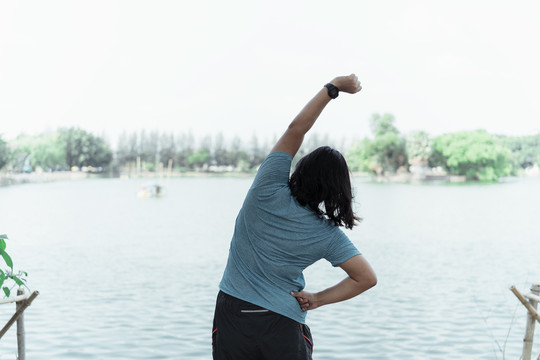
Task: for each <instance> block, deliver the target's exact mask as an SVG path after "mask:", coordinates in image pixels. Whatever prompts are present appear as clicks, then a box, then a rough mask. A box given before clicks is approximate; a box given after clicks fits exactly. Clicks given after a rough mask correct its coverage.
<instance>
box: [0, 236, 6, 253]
mask: <svg viewBox="0 0 540 360" xmlns="http://www.w3.org/2000/svg"><path fill="white" fill-rule="evenodd" d="M0 249H2V250H6V241H5V240H4V239H2V238H0Z"/></svg>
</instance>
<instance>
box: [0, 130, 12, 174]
mask: <svg viewBox="0 0 540 360" xmlns="http://www.w3.org/2000/svg"><path fill="white" fill-rule="evenodd" d="M9 155H10V151H9V146H8V143H7V142H6V141H4V139H2V138H1V137H0V170H1V169H2V168H3V167H4V166H6V164H7V163H8V161H9Z"/></svg>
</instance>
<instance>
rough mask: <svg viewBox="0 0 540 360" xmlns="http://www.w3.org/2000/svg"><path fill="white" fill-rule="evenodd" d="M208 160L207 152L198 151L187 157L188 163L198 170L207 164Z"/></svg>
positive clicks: (203, 150) (204, 150)
mask: <svg viewBox="0 0 540 360" xmlns="http://www.w3.org/2000/svg"><path fill="white" fill-rule="evenodd" d="M209 158H210V152H208V150H206V149H199V150H197V151H196V152H194V153H193V154H191V155H190V156H189V158H188V163H189V165H190V166H192V167H198V168H200V167H202V166H203V165H204V164H206V163H207V162H208V159H209Z"/></svg>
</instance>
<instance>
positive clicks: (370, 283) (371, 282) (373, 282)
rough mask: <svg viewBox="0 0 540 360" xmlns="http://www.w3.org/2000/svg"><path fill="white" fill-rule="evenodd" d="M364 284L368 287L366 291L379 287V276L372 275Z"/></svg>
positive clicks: (367, 277) (366, 278)
mask: <svg viewBox="0 0 540 360" xmlns="http://www.w3.org/2000/svg"><path fill="white" fill-rule="evenodd" d="M364 284H365V285H366V290H367V289H371V288H372V287H374V286H375V285H377V275H375V273H373V272H372V273H371V274H369V275H368V276H366V277H365V278H364Z"/></svg>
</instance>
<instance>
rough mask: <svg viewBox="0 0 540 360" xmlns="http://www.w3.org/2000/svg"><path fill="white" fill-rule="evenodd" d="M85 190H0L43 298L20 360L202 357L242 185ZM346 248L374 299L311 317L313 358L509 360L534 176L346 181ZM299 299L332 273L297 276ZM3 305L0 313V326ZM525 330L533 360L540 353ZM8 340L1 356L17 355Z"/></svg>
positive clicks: (10, 229)
mask: <svg viewBox="0 0 540 360" xmlns="http://www.w3.org/2000/svg"><path fill="white" fill-rule="evenodd" d="M145 183H147V182H146V181H142V180H119V179H106V180H84V181H77V182H57V183H48V184H32V185H21V186H14V187H7V188H0V233H7V234H8V235H9V237H10V240H9V242H8V250H9V252H10V253H11V255H12V257H13V259H14V260H15V267H16V268H19V269H24V270H26V271H27V272H28V273H29V277H28V279H29V285H30V287H31V288H32V289H35V290H39V291H40V295H39V297H38V298H37V299H36V300H35V302H34V303H33V304H32V306H31V307H30V308H29V309H28V310H27V311H26V319H25V324H26V331H27V338H26V342H27V358H28V359H40V360H41V359H190V360H191V359H210V358H211V340H210V331H211V321H212V316H213V306H214V301H215V296H216V293H217V285H218V282H219V280H220V277H221V274H222V271H223V268H224V265H225V262H226V258H227V251H228V246H229V241H230V237H231V235H232V230H233V223H234V219H235V217H236V213H237V211H238V209H239V207H240V205H241V203H242V201H243V197H244V195H245V193H246V191H247V189H248V187H249V185H250V183H251V179H228V178H204V179H195V178H180V179H170V180H164V181H162V184H163V185H164V186H165V189H166V195H165V197H163V198H161V199H138V198H137V197H136V193H137V190H138V189H139V187H140V186H141V185H143V184H145ZM355 184H356V194H357V202H358V209H359V213H360V215H361V216H362V217H364V221H363V223H362V224H361V225H360V226H359V227H358V228H357V229H355V230H354V231H353V232H348V234H349V236H350V237H351V239H352V240H353V242H354V243H355V244H356V245H357V247H358V248H359V249H360V251H362V252H363V253H364V255H365V256H366V257H367V259H368V260H369V261H370V262H371V263H372V265H373V267H374V268H375V271H376V272H377V275H378V277H379V284H378V285H377V287H375V288H374V289H372V290H370V291H368V292H367V293H365V294H364V295H361V296H360V297H358V298H355V299H353V300H351V301H348V302H345V303H341V304H336V305H331V306H328V307H323V308H321V309H317V310H314V311H313V312H311V313H310V314H309V315H308V324H309V325H310V327H311V329H312V332H313V336H314V341H315V353H314V358H315V359H319V360H323V359H396V358H399V359H503V358H505V359H518V358H519V357H520V354H521V347H522V338H523V335H524V327H525V309H524V308H523V306H522V305H521V304H519V303H518V300H517V299H516V298H515V297H514V295H513V294H512V293H511V292H510V291H509V290H508V288H509V287H510V286H511V285H516V286H517V287H518V288H520V289H521V290H527V289H528V288H529V287H530V284H531V283H533V282H537V283H538V282H540V230H539V228H538V217H539V215H540V211H539V208H538V203H539V200H540V179H525V180H519V181H509V182H506V183H501V184H496V185H483V186H482V185H467V186H444V185H431V186H419V185H397V184H393V185H388V184H385V185H381V184H371V183H365V182H361V181H356V182H355ZM305 275H306V281H307V289H308V290H319V289H322V288H324V287H327V286H330V285H333V284H334V283H335V282H336V281H338V280H341V278H342V277H343V273H342V271H341V270H340V269H339V268H337V269H334V268H332V267H331V266H330V265H329V264H328V263H327V262H326V261H321V262H318V263H316V264H315V265H314V266H313V267H311V268H309V269H308V270H307V271H306V274H305ZM13 311H14V305H13V304H9V305H0V321H2V325H3V323H5V322H6V321H7V320H8V319H9V317H10V316H11V315H12V313H13ZM538 333H540V330H538V329H537V336H536V339H535V342H536V344H535V348H534V355H535V356H538V354H540V334H538ZM15 354H16V340H15V327H13V328H12V329H11V330H10V332H9V333H8V334H7V335H6V336H5V337H4V338H3V339H2V340H1V341H0V359H2V360H4V359H15V358H16V355H15Z"/></svg>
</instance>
